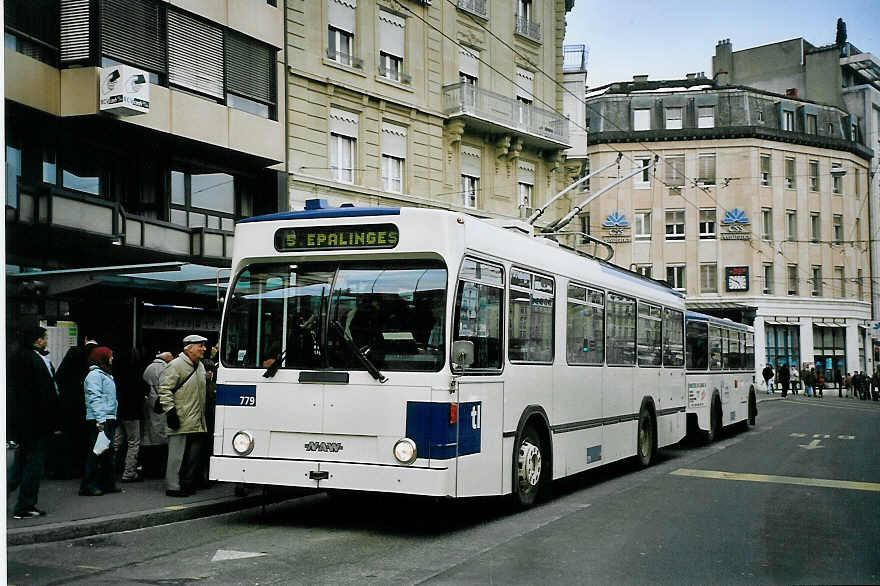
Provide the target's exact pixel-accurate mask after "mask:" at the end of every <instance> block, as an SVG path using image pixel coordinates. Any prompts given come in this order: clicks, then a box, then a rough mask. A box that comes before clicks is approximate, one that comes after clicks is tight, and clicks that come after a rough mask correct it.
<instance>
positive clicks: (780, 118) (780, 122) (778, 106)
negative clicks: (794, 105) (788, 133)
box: [776, 102, 785, 130]
mask: <svg viewBox="0 0 880 586" xmlns="http://www.w3.org/2000/svg"><path fill="white" fill-rule="evenodd" d="M776 119H777V121H778V122H777V123H778V126H777V128H779V130H782V129H783V128H785V118H784V116H783V114H782V102H776Z"/></svg>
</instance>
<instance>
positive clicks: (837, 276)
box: [834, 266, 846, 299]
mask: <svg viewBox="0 0 880 586" xmlns="http://www.w3.org/2000/svg"><path fill="white" fill-rule="evenodd" d="M834 284H835V285H837V287H836V288H837V296H838V297H840V298H841V299H843V298H844V297H846V279H845V278H844V273H843V267H840V266H837V267H834Z"/></svg>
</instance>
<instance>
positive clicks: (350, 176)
mask: <svg viewBox="0 0 880 586" xmlns="http://www.w3.org/2000/svg"><path fill="white" fill-rule="evenodd" d="M355 142H356V141H355V139H354V138H351V137H350V136H342V135H341V134H335V133H331V134H330V171H331V172H332V174H333V179H335V180H336V181H341V182H342V183H354V160H355V159H354V154H355Z"/></svg>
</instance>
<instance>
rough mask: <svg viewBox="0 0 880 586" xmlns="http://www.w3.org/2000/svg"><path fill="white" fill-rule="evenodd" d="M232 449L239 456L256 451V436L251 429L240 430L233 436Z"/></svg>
mask: <svg viewBox="0 0 880 586" xmlns="http://www.w3.org/2000/svg"><path fill="white" fill-rule="evenodd" d="M232 449H233V450H235V453H236V454H238V455H239V456H247V455H248V454H250V453H251V452H253V451H254V436H252V435H251V433H250V432H249V431H239V432H238V433H236V434H235V435H234V436H232Z"/></svg>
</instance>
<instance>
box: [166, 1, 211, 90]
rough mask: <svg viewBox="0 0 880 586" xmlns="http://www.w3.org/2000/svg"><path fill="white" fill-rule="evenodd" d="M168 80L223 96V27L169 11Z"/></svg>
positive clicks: (192, 88) (175, 83)
mask: <svg viewBox="0 0 880 586" xmlns="http://www.w3.org/2000/svg"><path fill="white" fill-rule="evenodd" d="M168 82H169V83H172V84H174V85H179V86H181V87H185V88H188V89H191V90H194V91H196V92H199V93H203V94H207V95H209V96H214V97H215V98H219V99H223V98H224V95H223V30H222V29H220V28H219V27H215V26H212V25H210V24H208V23H206V22H204V21H201V20H198V19H196V18H193V17H191V16H189V15H187V14H184V13H182V12H176V11H172V10H169V11H168Z"/></svg>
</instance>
